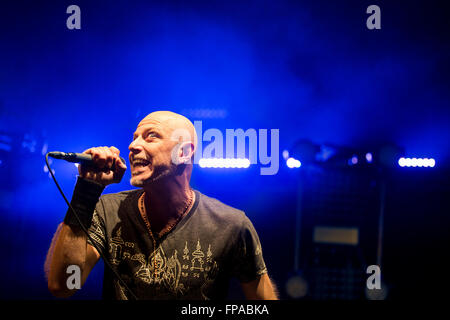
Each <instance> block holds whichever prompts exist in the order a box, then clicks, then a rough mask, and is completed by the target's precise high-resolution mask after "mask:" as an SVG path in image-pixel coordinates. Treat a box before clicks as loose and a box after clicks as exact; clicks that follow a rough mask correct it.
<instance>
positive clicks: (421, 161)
mask: <svg viewBox="0 0 450 320" xmlns="http://www.w3.org/2000/svg"><path fill="white" fill-rule="evenodd" d="M283 156H284V158H285V160H286V166H287V167H288V168H290V169H296V168H300V167H301V166H302V163H301V162H300V160H298V159H295V158H293V157H290V156H289V153H288V151H284V152H283ZM364 160H365V162H366V163H367V164H370V163H372V162H373V155H372V153H370V152H368V153H366V154H365V159H364ZM364 160H362V161H364ZM360 162H361V159H359V158H358V156H356V155H353V156H352V157H351V158H350V159H348V162H347V164H348V165H349V166H354V165H357V164H358V163H360ZM398 165H399V166H400V167H402V168H404V167H406V168H417V167H418V168H433V167H434V166H435V165H436V160H435V159H433V158H405V157H401V158H400V159H399V160H398Z"/></svg>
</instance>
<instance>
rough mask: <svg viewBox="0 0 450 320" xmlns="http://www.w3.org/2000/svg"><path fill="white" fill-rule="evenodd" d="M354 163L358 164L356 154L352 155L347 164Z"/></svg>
mask: <svg viewBox="0 0 450 320" xmlns="http://www.w3.org/2000/svg"><path fill="white" fill-rule="evenodd" d="M355 164H358V157H357V156H356V155H353V156H352V158H351V159H350V161H349V165H355Z"/></svg>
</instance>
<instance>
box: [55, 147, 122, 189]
mask: <svg viewBox="0 0 450 320" xmlns="http://www.w3.org/2000/svg"><path fill="white" fill-rule="evenodd" d="M49 156H51V157H53V158H57V159H64V160H67V161H70V162H78V163H80V165H79V166H78V173H79V175H80V177H82V178H84V179H87V180H92V181H95V182H98V183H100V184H102V185H104V186H107V185H109V184H112V183H119V182H120V181H121V180H122V177H123V175H124V173H125V171H126V170H127V166H126V165H125V160H124V159H123V158H122V157H120V151H119V149H117V148H116V147H114V146H112V147H109V148H108V147H96V148H90V149H87V150H85V151H84V152H83V153H63V152H50V153H49Z"/></svg>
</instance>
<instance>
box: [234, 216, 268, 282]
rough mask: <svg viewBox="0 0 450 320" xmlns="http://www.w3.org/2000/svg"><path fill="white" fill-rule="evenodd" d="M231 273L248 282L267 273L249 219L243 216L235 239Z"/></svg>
mask: <svg viewBox="0 0 450 320" xmlns="http://www.w3.org/2000/svg"><path fill="white" fill-rule="evenodd" d="M234 252H235V255H234V257H233V263H232V275H233V276H234V277H236V278H237V279H238V280H239V281H240V282H249V281H253V280H255V279H257V278H258V277H259V276H261V275H263V274H265V273H267V268H266V264H265V262H264V259H263V254H262V249H261V243H260V241H259V237H258V234H257V233H256V230H255V228H254V227H253V224H252V223H251V221H250V220H249V219H248V218H247V217H245V219H244V222H243V224H242V227H241V230H240V231H239V235H238V239H237V241H236V248H235V251H234Z"/></svg>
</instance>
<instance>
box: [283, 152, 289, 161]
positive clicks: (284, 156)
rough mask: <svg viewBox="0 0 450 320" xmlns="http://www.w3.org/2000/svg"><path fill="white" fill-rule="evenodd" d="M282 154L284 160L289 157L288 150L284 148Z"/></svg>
mask: <svg viewBox="0 0 450 320" xmlns="http://www.w3.org/2000/svg"><path fill="white" fill-rule="evenodd" d="M282 155H283V158H284V160H287V159H289V151H287V150H284V151H283V153H282Z"/></svg>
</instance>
